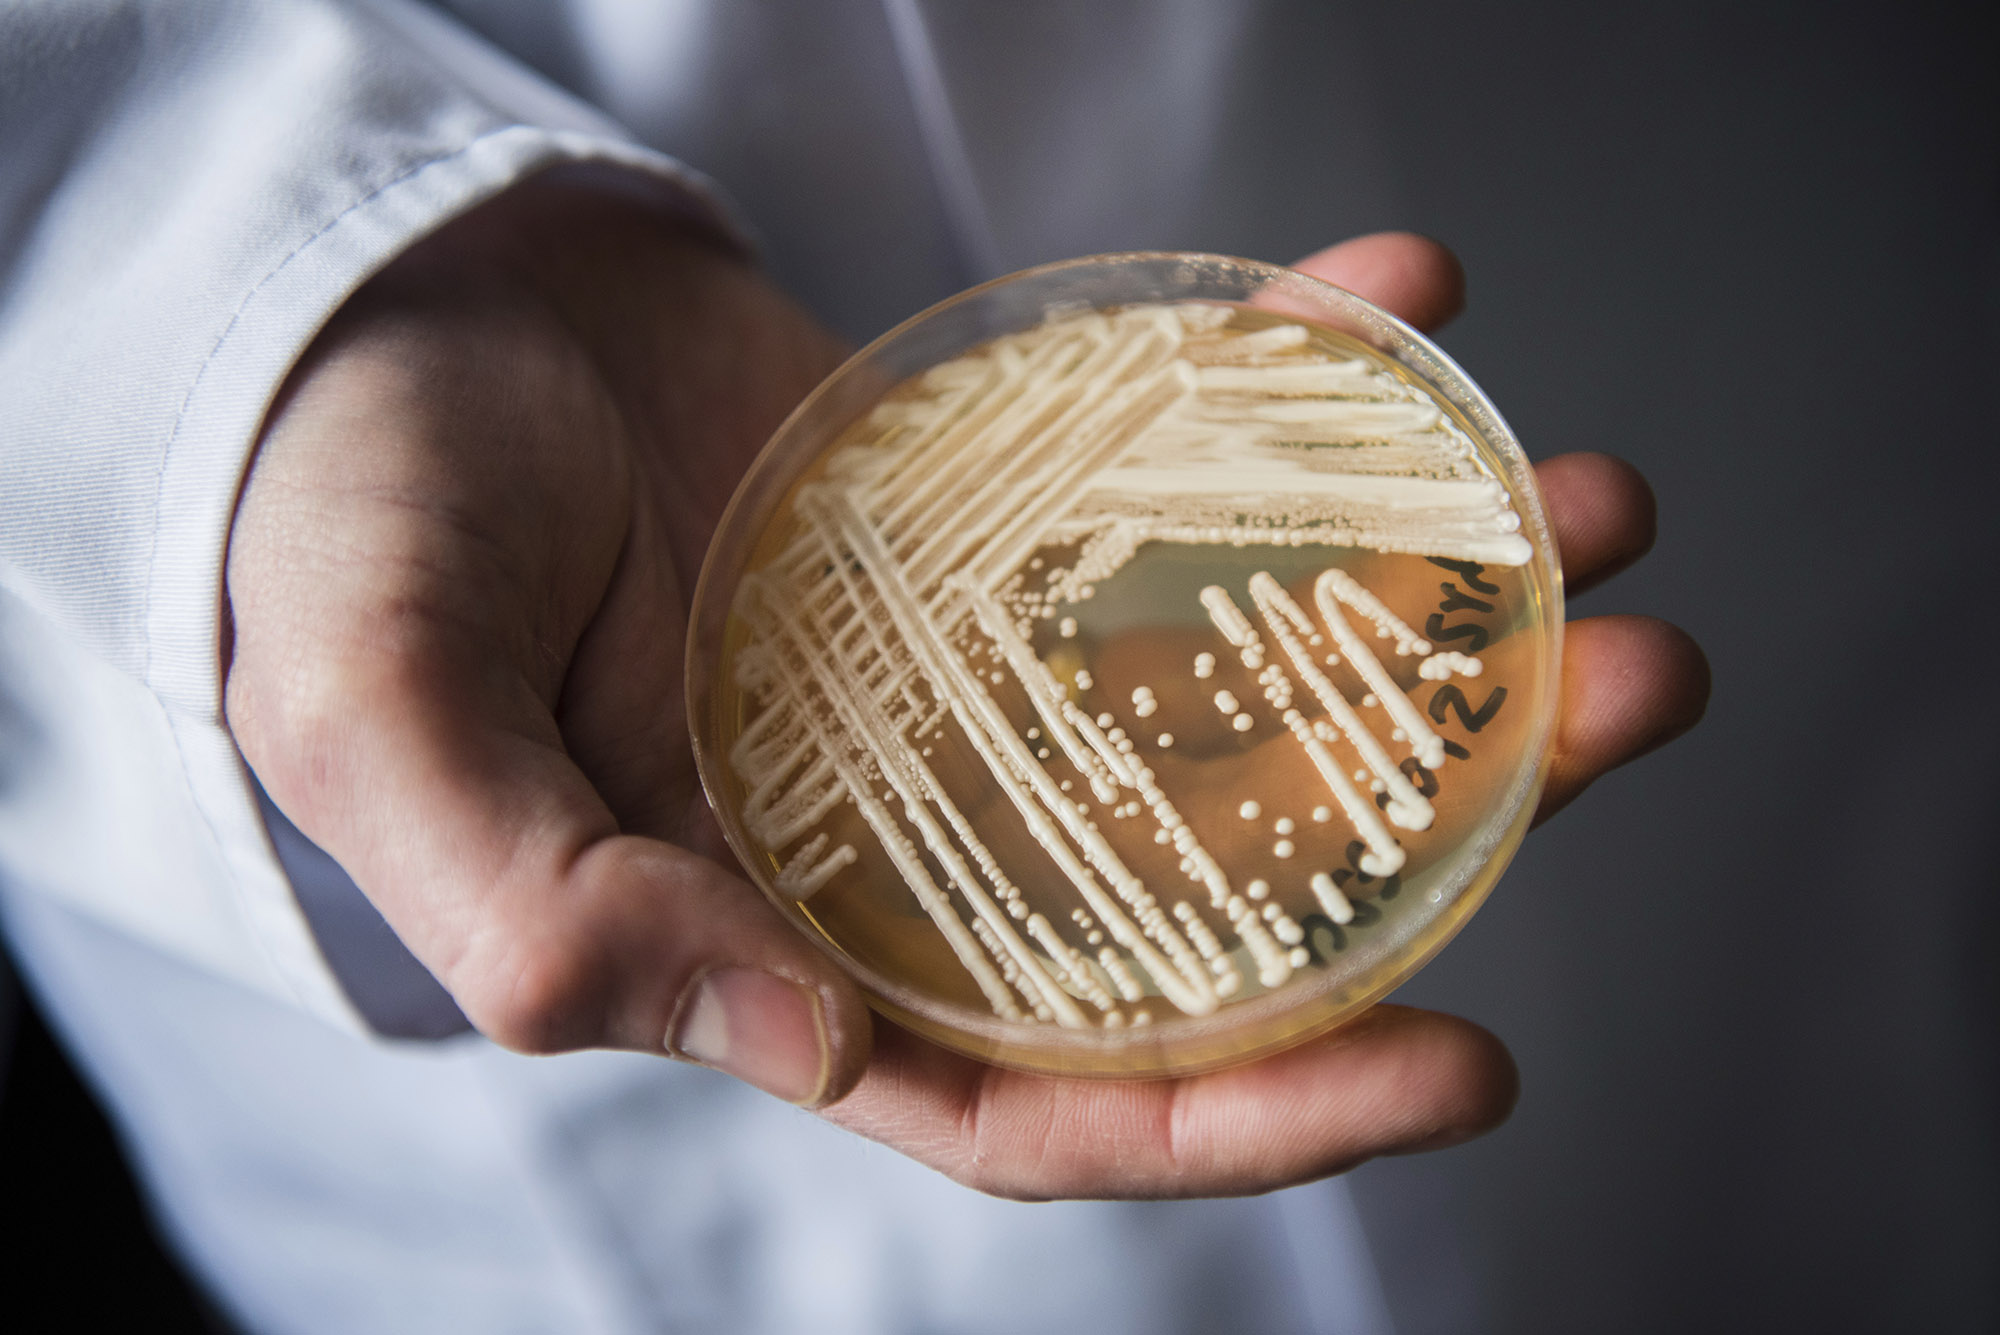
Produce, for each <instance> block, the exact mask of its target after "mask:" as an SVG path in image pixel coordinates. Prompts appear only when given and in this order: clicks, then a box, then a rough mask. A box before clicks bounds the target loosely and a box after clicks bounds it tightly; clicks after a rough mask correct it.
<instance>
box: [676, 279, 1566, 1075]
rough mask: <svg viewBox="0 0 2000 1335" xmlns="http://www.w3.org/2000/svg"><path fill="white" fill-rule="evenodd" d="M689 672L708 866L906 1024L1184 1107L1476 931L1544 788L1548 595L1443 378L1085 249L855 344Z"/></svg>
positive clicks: (1495, 451)
mask: <svg viewBox="0 0 2000 1335" xmlns="http://www.w3.org/2000/svg"><path fill="white" fill-rule="evenodd" d="M692 616H693V626H692V632H691V634H690V638H689V658H688V682H689V709H690V722H691V728H692V733H693V737H694V745H695V753H696V757H697V761H698V764H699V767H700V772H701V776H702V781H703V783H704V785H705V786H706V789H707V792H708V796H709V798H710V800H711V801H712V802H713V804H714V806H715V809H716V812H717V814H718V816H719V818H720V821H721V824H722V827H723V829H724V831H725V832H726V834H727V836H728V839H729V841H730V844H731V846H732V847H733V849H734V850H735V852H736V854H737V856H738V857H739V858H740V859H741V861H742V863H743V865H744V867H745V868H746V870H747V871H748V873H749V875H750V876H751V877H752V879H754V880H755V881H756V883H757V884H758V885H759V886H760V887H761V888H762V889H763V891H764V893H765V894H766V895H768V896H769V897H770V899H771V901H772V902H773V903H774V904H775V905H777V906H778V908H779V909H780V910H781V911H782V912H783V913H784V914H785V915H786V916H787V917H789V918H790V919H791V920H792V921H793V922H794V923H796V924H797V925H798V926H799V928H800V929H801V930H803V931H804V932H806V933H807V934H808V935H809V936H810V937H811V938H812V939H813V940H815V941H816V942H817V943H819V944H820V945H821V946H822V947H823V948H824V949H825V950H827V951H828V952H830V953H831V954H832V955H833V956H834V957H835V958H836V959H838V960H839V961H841V962H842V963H843V964H844V965H845V966H846V968H847V969H848V970H849V971H850V972H851V974H852V976H853V977H854V978H856V979H857V980H858V981H859V982H860V984H861V985H862V986H863V988H864V989H865V990H866V991H867V993H868V994H869V996H870V998H871V1001H872V1003H873V1004H874V1005H876V1006H877V1007H878V1008H879V1009H880V1010H881V1011H882V1012H884V1013H885V1014H887V1015H888V1016H889V1017H890V1018H892V1019H894V1020H896V1021H897V1022H899V1023H901V1024H903V1025H905V1026H907V1027H908V1028H910V1029H913V1030H915V1031H916V1032H918V1033H919V1034H922V1035H924V1036H926V1037H928V1038H930V1039H932V1040H934V1041H936V1042H938V1043H941V1044H944V1045H946V1046H948V1047H951V1048H954V1049H957V1050H959V1051H962V1052H965V1053H968V1054H970V1055H973V1056H976V1057H978V1058H980V1059H982V1060H985V1061H990V1062H995V1063H999V1064H1002V1065H1007V1066H1012V1067H1017V1068H1022V1069H1028V1070H1037V1071H1045V1072H1053V1073H1062V1074H1069V1075H1101V1076H1132V1077H1136V1076H1157V1075H1166V1074H1184V1073H1190V1072H1195V1071H1200V1070H1204V1069H1209V1068H1213V1067H1217V1066H1221V1065H1225V1064H1229V1063H1232V1062H1237V1061H1243V1060H1248V1059H1251V1058H1254V1057H1257V1056H1260V1055H1263V1054H1267V1053H1270V1052H1273V1051H1276V1050H1278V1049H1280V1048H1282V1047H1285V1046H1287V1045H1290V1044H1292V1043H1296V1042H1299V1041H1302V1040H1304V1039H1306V1038H1308V1037H1311V1036H1313V1035H1315V1034H1318V1033H1321V1032H1324V1031H1326V1030H1328V1029H1330V1028H1332V1027H1333V1026H1335V1025H1338V1024H1339V1023H1340V1022H1342V1021H1343V1020H1345V1019H1348V1018H1350V1017H1352V1016H1353V1015H1355V1014H1356V1013H1358V1012H1359V1011H1360V1010H1362V1009H1363V1008H1365V1007H1366V1006H1367V1005H1368V1004H1370V1003H1371V1002H1373V1001H1375V1000H1376V999H1378V998H1380V997H1381V996H1383V995H1384V994H1385V993H1387V992H1388V991H1389V990H1390V989H1392V988H1393V987H1395V986H1396V985H1397V984H1398V983H1400V982H1401V981H1403V980H1404V979H1405V978H1407V977H1408V976H1409V975H1410V974H1411V973H1412V972H1414V971H1415V970H1416V969H1417V968H1419V967H1420V966H1421V965H1422V964H1423V963H1424V962H1425V961H1426V960H1427V959H1429V958H1430V957H1431V956H1432V955H1433V954H1434V953H1435V952H1436V951H1437V950H1438V949H1439V948H1440V947H1441V946H1443V945H1444V943H1445V942H1446V941H1447V940H1449V939H1450V937H1451V936H1452V935H1453V934H1454V933H1455V932H1456V931H1457V930H1458V929H1459V928H1460V927H1461V926H1462V925H1463V924H1464V923H1465V921H1466V919H1467V918H1468V917H1469V916H1470V915H1471V914H1472V913H1473V911H1474V910H1475V909H1476V908H1477V907H1478V906H1479V904H1480V903H1481V901H1482V900H1483V899H1484V898H1485V896H1486V894H1487V893H1488V891H1489V890H1490V889H1491V888H1492V886H1493V884H1494V882H1495V881H1496V880H1497V879H1498V877H1499V876H1500V873H1501V871H1502V869H1503V868H1504V866H1505V864H1506V863H1507V861H1508V859H1509V858H1510V857H1511V856H1512V854H1513V852H1514V850H1515V849H1516V847H1517V846H1518V845H1519V843H1520V840H1521V838H1522V836H1523V834H1524V833H1525V831H1526V828H1527V825H1528V823H1529V820H1530V819H1531V817H1532V814H1533V811H1534V807H1535V801H1536V797H1537V795H1538V793H1539V791H1540V788H1541V784H1542V779H1543V774H1544V770H1545V768H1546V764H1547V757H1548V751H1549V744H1550V738H1551V734H1552V725H1553V721H1554V714H1555V704H1556V690H1557V680H1558V659H1559V654H1560V646H1561V627H1562V583H1561V574H1560V569H1559V566H1558V564H1557V560H1556V554H1555V550H1554V546H1553V544H1552V542H1551V539H1550V537H1549V532H1548V527H1547V523H1546V521H1545V518H1544V515H1543V511H1542V506H1541V502H1540V499H1539V497H1538V495H1537V492H1536V489H1535V483H1534V476H1533V473H1532V470H1531V469H1530V467H1529V465H1528V462H1527V459H1526V457H1525V456H1524V455H1523V454H1522V452H1521V449H1520V447H1519V445H1518V444H1517V443H1516V441H1515V439H1514V437H1513V435H1512V434H1511V432H1510V431H1509V430H1508V428H1507V426H1506V424H1505V422H1504V421H1503V420H1502V419H1501V417H1500V415H1499V413H1498V412H1497V411H1495V409H1494V408H1493V406H1492V405H1491V404H1490V403H1489V402H1488V401H1487V399H1486V398H1485V396H1484V395H1483V394H1482V393H1481V392H1480V391H1479V390H1478V388H1477V387H1475V386H1474V385H1473V383H1472V382H1471V380H1470V379H1468V378H1467V377H1466V376H1465V375H1464V373H1463V372H1461V371H1460V370H1459V369H1458V368H1457V367H1456V366H1455V365H1454V364H1453V363H1452V362H1451V361H1450V359H1449V358H1447V357H1446V356H1445V355H1444V354H1443V353H1442V352H1440V351H1439V350H1438V349H1437V348H1436V347H1435V346H1434V345H1433V344H1431V343H1430V342H1429V341H1428V340H1426V339H1425V338H1424V337H1423V336H1421V335H1420V334H1418V333H1416V332H1415V331H1414V330H1412V329H1410V328H1409V327H1408V326H1406V325H1404V324H1403V323H1402V322H1401V321H1399V320H1397V319H1395V318H1394V317H1392V316H1390V315H1389V314H1387V313H1386V312H1384V311H1382V310H1380V309H1378V308H1376V307H1374V306H1373V305H1371V304H1369V303H1368V302H1366V301H1364V300H1362V299H1361V298H1359V297H1356V296H1354V295H1353V294H1351V293H1348V292H1346V291H1343V290H1341V289H1339V288H1336V287H1332V286H1330V285H1328V284H1325V283H1322V282H1319V281H1317V280H1315V279H1312V278H1308V277H1306V276H1304V275H1301V274H1298V273H1295V272H1293V271H1291V270H1288V269H1283V268H1279V267H1276V266H1272V265H1268V264H1263V263H1259V262H1256V261H1250V260H1242V259H1233V258H1229V257H1224V256H1215V255H1199V254H1183V253H1141V254H1124V255H1106V256H1094V257H1090V258H1085V259H1079V260H1072V261H1067V262H1064V263H1059V264H1052V265H1047V266H1044V267H1041V268H1036V269H1031V270H1028V271H1025V272H1023V273H1019V274H1015V275H1012V276H1009V277H1006V278H1001V279H997V280H995V281H993V282H991V283H987V284H985V285H983V286H980V287H977V288H973V289H971V290H969V291H967V292H965V293H962V294H960V295H958V296H956V297H953V298H951V299H950V300H948V301H945V302H943V303H941V304H940V305H938V306H936V307H933V308H932V309H930V310H928V311H925V312H924V313H922V314H921V315H918V316H916V317H915V318H913V319H911V320H909V321H907V322H905V323H904V324H902V325H901V326H899V327H898V328H896V329H894V330H892V331H891V332H889V333H888V334H886V335H884V336H883V337H881V338H880V339H878V340H876V341H875V342H874V343H872V344H871V345H869V346H868V347H867V348H865V349H863V350H862V351H861V352H860V353H858V354H857V355H856V356H855V357H853V358H852V359H851V360H850V361H849V362H847V363H846V364H845V365H844V366H843V367H842V368H841V369H840V370H838V371H837V372H835V373H834V374H833V375H832V376H831V377H829V378H828V379H827V380H826V381H825V382H824V383H823V384H822V385H820V386H819V387H818V389H817V390H815V391H814V393H813V394H812V395H810V396H809V397H808V398H807V399H806V400H805V402H803V403H802V404H801V405H800V406H799V408H798V409H797V410H796V411H795V412H794V413H793V414H792V415H791V417H790V418H789V419H788V420H787V421H786V422H785V423H784V425H783V426H782V427H781V428H780V429H779V430H778V432H777V434H776V435H775V436H774V437H773V439H772V440H771V441H770V443H769V444H768V446H767V447H766V448H765V449H764V451H763V453H762V454H761V455H760V456H759V457H758V459H757V460H756V462H755V464H754V465H753V466H752V468H751V469H750V471H749V473H748V475H747V476H746V478H745V480H744V482H743V484H742V486H741V487H740V489H739V490H738V492H737V494H736V496H735V497H734V499H733V501H732V502H731V504H730V506H729V508H728V510H727V511H726V513H725V515H724V517H723V519H722V522H721V524H720V526H719V528H718V530H717V532H716V535H715V538H714V541H713V544H712V546H711V548H710V550H709V553H708V557H707V560H706V563H705V565H704V567H703V571H702V575H701V579H700V582H699V584H698V586H697V590H696V595H695V602H694V610H693V614H692Z"/></svg>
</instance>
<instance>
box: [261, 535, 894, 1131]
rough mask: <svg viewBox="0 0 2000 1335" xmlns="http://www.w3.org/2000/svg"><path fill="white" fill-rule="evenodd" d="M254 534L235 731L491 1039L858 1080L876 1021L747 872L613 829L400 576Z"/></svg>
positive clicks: (295, 813)
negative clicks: (335, 561) (358, 577)
mask: <svg viewBox="0 0 2000 1335" xmlns="http://www.w3.org/2000/svg"><path fill="white" fill-rule="evenodd" d="M263 536H265V535H263V534H260V532H259V529H258V525H257V523H256V522H255V517H254V516H253V515H252V514H250V513H249V512H248V511H247V509H246V512H245V513H244V514H243V515H242V516H240V518H239V532H238V535H237V538H238V541H237V543H236V544H235V546H234V549H233V550H232V554H231V559H230V576H231V578H230V585H231V595H230V596H231V603H232V607H233V610H234V613H235V618H236V645H235V652H234V656H233V659H232V663H231V666H230V671H229V678H228V686H227V711H228V717H229V722H230V726H231V728H232V729H233V731H234V733H235V735H236V738H237V742H238V745H239V746H240V747H241V748H242V751H243V754H244V756H245V757H246V759H248V761H249V762H250V765H251V767H252V768H253V769H254V770H255V771H256V772H257V775H258V777H259V779H260V780H261V781H262V782H263V784H264V786H265V789H266V790H267V791H268V792H269V793H270V794H271V796H272V798H273V800H274V801H276V802H277V804H278V805H279V807H280V808H282V809H283V810H284V812H285V814H286V815H287V816H288V817H289V818H290V819H291V820H292V821H293V822H294V823H295V824H296V825H297V826H298V827H299V828H300V829H301V830H302V831H304V832H305V834H306V835H307V836H308V837H309V838H311V839H312V840H314V842H316V843H318V844H319V845H320V846H321V847H323V848H325V849H326V850H327V852H328V853H330V854H331V855H332V856H333V857H334V858H335V859H337V860H338V861H339V862H340V863H341V865H342V866H343V867H345V868H346V869H347V871H348V872H349V873H350V874H351V875H352V876H353V877H354V879H355V881H356V883H357V884H358V885H360V887H361V888H362V890H363V891H364V892H365V893H366V894H367V895H368V896H369V898H370V899H371V900H372V901H373V902H374V903H375V905H376V906H377V907H378V908H379V909H380V910H381V912H382V914H383V916H384V917H385V918H386V919H387V920H388V922H389V924H390V926H391V927H393V928H394V929H395V930H396V932H397V934H398V935H399V936H400V937H401V938H402V939H403V941H404V942H405V943H406V944H407V945H408V946H409V947H410V949H411V950H412V951H413V952H414V953H415V954H416V955H417V957H418V958H419V959H421V960H423V962H424V963H425V964H426V965H427V966H428V967H429V968H430V969H431V970H432V971H433V972H434V973H435V974H436V975H437V976H438V978H439V979H440V981H441V982H443V984H444V986H445V987H446V989H447V990H448V991H450V992H451V994H452V996H453V997H454V998H455V999H456V1000H457V1001H458V1003H459V1005H460V1006H461V1008H462V1009H463V1010H464V1011H465V1013H466V1014H467V1016H468V1017H469V1018H470V1019H471V1020H472V1022H473V1023H474V1025H476V1026H477V1027H478V1028H479V1030H480V1031H481V1032H482V1033H484V1034H486V1035H487V1036H488V1037H489V1038H492V1039H493V1040H494V1041H496V1042H498V1043H501V1044H503V1045H504V1046H507V1047H510V1048H513V1049H516V1050H519V1051H523V1052H557V1051H564V1050H568V1049H574V1048H584V1047H619V1048H630V1049H634V1050H639V1051H651V1052H659V1051H661V1050H663V1049H664V1050H666V1051H668V1052H670V1053H672V1054H673V1055H676V1056H680V1057H684V1058H687V1059H691V1060H694V1061H698V1062H702V1063H704V1064H707V1065H710V1066H714V1067H717V1068H719V1069H722V1070H724V1071H727V1072H729V1073H730V1074H732V1075H735V1076H738V1077H740V1078H742V1079H744V1080H747V1081H748V1082H750V1083H751V1084H754V1085H756V1086H758V1087H759V1088H761V1089H764V1090H766V1091H768V1092H770V1093H772V1094H775V1095H778V1096H779V1097H781V1098H785V1099H788V1100H790V1101H792V1102H795V1103H800V1104H804V1105H807V1106H817V1105H820V1104H823V1103H826V1102H830V1101H832V1100H834V1099H836V1098H838V1097H840V1096H841V1095H843V1094H844V1093H845V1092H846V1091H847V1090H848V1089H849V1088H850V1087H851V1086H852V1085H853V1083H854V1082H855V1081H856V1080H857V1079H858V1078H859V1076H860V1072H861V1070H862V1068H863V1066H864V1065H865V1064H866V1061H867V1056H868V1051H869V1032H870V1029H869V1021H868V1015H867V1010H866V1007H865V1005H864V1003H863V1001H862V999H861V997H860V995H859V993H858V992H857V991H856V989H855V988H854V986H853V985H852V984H851V983H849V982H848V981H847V980H846V979H845V978H844V977H842V976H841V974H840V973H839V971H838V970H837V969H836V968H835V967H834V966H833V964H832V963H831V961H829V960H827V959H826V958H825V957H823V956H822V955H821V954H820V953H819V952H818V951H817V950H816V949H815V948H814V947H813V946H812V945H811V944H810V943H809V942H807V941H806V940H805V939H804V938H803V937H802V936H801V935H800V934H799V933H798V932H797V931H796V930H794V929H793V928H792V927H791V926H790V925H789V924H787V923H786V922H785V921H784V920H783V919H782V918H781V917H780V916H779V914H778V913H777V912H776V910H774V909H773V908H772V907H771V906H770V905H769V904H767V903H766V902H765V901H764V900H763V898H762V897H761V896H760V895H759V894H758V892H757V891H756V890H755V889H753V888H752V887H751V886H750V885H748V884H747V883H745V882H744V881H743V880H742V879H741V878H740V877H738V876H736V875H734V874H732V873H731V872H729V871H726V870H725V869H723V868H722V867H720V866H718V865H716V864H715V863H713V862H711V861H708V860H707V859H705V858H702V857H699V856H697V855H696V854H694V853H691V852H688V851H687V850H685V849H682V848H678V847H675V846H674V845H672V844H669V843H666V842H664V841H661V840H657V839H650V838H642V837H638V836H634V835H630V834H624V833H621V832H620V830H619V827H618V823H617V821H616V819H615V818H614V817H613V815H612V812H611V810H610V809H609V808H608V807H607V806H606V804H605V801H604V799H603V798H602V797H601V796H600V794H599V793H598V792H597V790H596V789H595V788H594V787H593V785H592V784H591V783H590V781H589V780H588V779H587V778H586V776H585V775H584V773H583V772H582V771H581V770H580V769H579V768H578V767H577V765H576V764H575V763H574V761H573V760H572V758H571V756H570V755H569V753H568V751H567V750H566V748H565V746H564V744H563V739H562V735H561V733H560V731H559V729H558V726H557V723H556V721H555V719H554V717H553V716H552V714H551V712H550V709H549V707H548V705H547V704H546V703H545V702H544V701H543V699H542V697H541V694H540V693H539V692H538V691H537V689H536V688H535V686H534V684H533V683H531V682H530V681H529V680H528V679H527V678H526V676H525V675H524V674H523V673H522V672H520V671H518V670H515V669H514V668H512V667H509V666H506V662H507V656H506V655H505V654H501V653H497V652H494V651H492V650H491V649H490V648H489V646H488V644H487V643H486V637H485V636H484V635H483V634H481V633H480V632H479V630H478V629H477V628H476V627H472V628H468V627H467V625H466V624H465V623H464V622H462V621H456V620H454V619H452V618H448V617H440V616H437V615H435V614H434V612H432V611H428V610H426V608H425V606H424V600H423V598H421V597H420V596H415V595H412V594H411V592H410V591H409V588H408V586H407V584H405V585H403V586H401V587H400V588H399V589H398V592H397V595H396V596H395V597H394V598H393V599H392V598H387V597H379V598H378V597H370V596H369V595H368V594H367V593H366V592H365V591H360V590H357V589H355V588H353V587H351V585H352V582H353V581H352V580H350V579H349V578H348V577H347V576H346V575H345V574H344V573H343V572H342V571H340V570H339V569H335V570H333V571H331V572H329V571H327V570H324V569H320V570H315V571H312V572H311V574H310V577H309V578H300V576H299V574H298V572H297V571H296V569H294V570H293V572H292V573H290V574H287V573H286V572H287V567H288V566H291V567H296V566H297V565H298V564H299V563H298V562H297V561H296V560H293V561H290V562H288V561H286V560H285V559H282V557H279V558H278V559H273V560H268V561H265V560H260V557H269V556H275V555H277V554H274V553H272V552H270V551H269V550H268V547H267V546H266V544H264V543H263V542H262V541H261V538H262V537H263ZM307 590H310V591H311V596H307V592H306V591H307ZM298 609H310V610H309V612H307V611H300V610H298Z"/></svg>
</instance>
